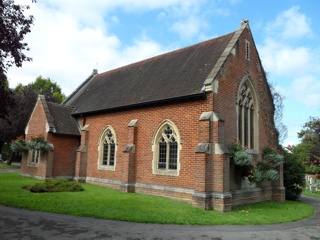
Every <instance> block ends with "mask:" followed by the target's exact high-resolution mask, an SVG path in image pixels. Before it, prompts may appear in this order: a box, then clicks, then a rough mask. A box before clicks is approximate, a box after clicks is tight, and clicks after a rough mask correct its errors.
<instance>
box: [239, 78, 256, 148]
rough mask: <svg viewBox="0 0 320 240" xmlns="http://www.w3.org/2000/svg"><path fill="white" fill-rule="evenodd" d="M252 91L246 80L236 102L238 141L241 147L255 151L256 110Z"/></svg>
mask: <svg viewBox="0 0 320 240" xmlns="http://www.w3.org/2000/svg"><path fill="white" fill-rule="evenodd" d="M255 101H256V100H255V95H254V91H253V89H252V87H251V85H250V83H249V81H248V80H246V81H245V82H244V83H243V84H242V85H241V87H240V91H239V94H238V102H237V112H238V139H239V141H240V143H241V144H242V146H244V147H248V148H249V149H255V148H256V147H257V146H255V145H256V138H257V137H256V136H257V130H256V128H257V123H256V121H257V114H256V112H257V110H256V103H255Z"/></svg>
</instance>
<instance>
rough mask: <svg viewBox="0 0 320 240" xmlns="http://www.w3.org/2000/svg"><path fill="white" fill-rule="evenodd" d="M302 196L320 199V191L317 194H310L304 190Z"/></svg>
mask: <svg viewBox="0 0 320 240" xmlns="http://www.w3.org/2000/svg"><path fill="white" fill-rule="evenodd" d="M302 194H303V195H307V196H311V197H318V198H320V191H318V192H317V193H312V192H310V191H306V190H304V191H303V192H302Z"/></svg>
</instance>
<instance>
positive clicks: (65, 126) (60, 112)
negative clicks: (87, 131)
mask: <svg viewBox="0 0 320 240" xmlns="http://www.w3.org/2000/svg"><path fill="white" fill-rule="evenodd" d="M39 97H40V99H41V102H42V105H43V108H44V111H45V114H46V118H47V122H48V125H49V131H50V132H53V133H59V134H66V135H75V136H80V130H79V127H78V123H77V121H76V120H75V119H74V118H73V117H72V116H71V113H72V111H73V108H72V107H68V106H64V105H61V104H58V103H52V102H47V101H46V100H45V97H44V96H42V95H40V96H39Z"/></svg>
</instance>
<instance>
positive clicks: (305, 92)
mask: <svg viewBox="0 0 320 240" xmlns="http://www.w3.org/2000/svg"><path fill="white" fill-rule="evenodd" d="M290 89H291V91H290V95H291V94H292V96H291V97H293V98H295V99H296V100H297V101H299V102H302V103H303V104H304V105H306V106H308V107H318V108H320V79H318V78H316V77H314V76H308V75H306V76H303V77H300V78H297V79H295V80H294V81H293V83H292V86H291V87H290Z"/></svg>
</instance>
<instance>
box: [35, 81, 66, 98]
mask: <svg viewBox="0 0 320 240" xmlns="http://www.w3.org/2000/svg"><path fill="white" fill-rule="evenodd" d="M29 85H30V87H31V88H32V89H33V90H34V91H35V92H37V93H38V94H41V95H45V96H46V99H47V101H48V102H58V103H61V102H62V101H63V100H64V99H65V98H66V96H65V95H64V94H63V93H62V92H61V88H60V87H59V86H58V84H57V83H56V82H53V81H52V80H51V79H50V78H43V77H42V76H39V77H37V78H36V81H35V82H34V83H31V84H29Z"/></svg>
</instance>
